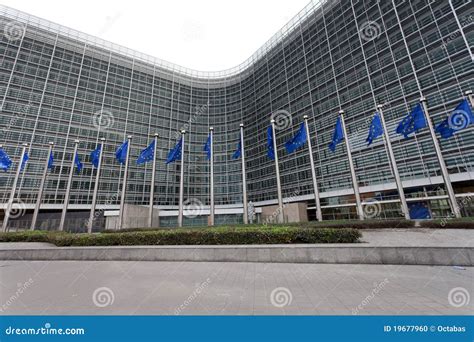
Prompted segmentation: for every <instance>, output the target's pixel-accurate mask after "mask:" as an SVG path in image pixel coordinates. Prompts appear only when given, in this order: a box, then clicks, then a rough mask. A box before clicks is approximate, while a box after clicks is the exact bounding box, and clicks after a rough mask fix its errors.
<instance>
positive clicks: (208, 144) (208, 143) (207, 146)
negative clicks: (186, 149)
mask: <svg viewBox="0 0 474 342" xmlns="http://www.w3.org/2000/svg"><path fill="white" fill-rule="evenodd" d="M211 140H212V139H211V135H210V134H209V135H208V136H207V140H206V144H205V145H204V149H203V151H204V152H206V153H207V157H206V159H207V160H211V143H212V141H211Z"/></svg>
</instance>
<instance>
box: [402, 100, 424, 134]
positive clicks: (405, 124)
mask: <svg viewBox="0 0 474 342" xmlns="http://www.w3.org/2000/svg"><path fill="white" fill-rule="evenodd" d="M426 126H427V123H426V118H425V113H423V107H422V106H421V103H418V104H417V105H416V106H415V107H414V108H413V110H412V111H411V113H410V114H408V115H407V116H406V117H405V118H404V119H403V120H402V121H401V122H400V123H399V124H398V127H397V133H398V134H402V135H403V136H404V137H405V138H408V135H410V134H411V133H414V132H417V131H418V130H420V129H422V128H425V127H426Z"/></svg>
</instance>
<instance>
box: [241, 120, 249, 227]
mask: <svg viewBox="0 0 474 342" xmlns="http://www.w3.org/2000/svg"><path fill="white" fill-rule="evenodd" d="M240 156H241V159H242V193H243V196H242V199H243V201H244V203H243V204H244V224H247V223H248V222H249V218H248V205H247V175H246V174H245V147H244V124H240Z"/></svg>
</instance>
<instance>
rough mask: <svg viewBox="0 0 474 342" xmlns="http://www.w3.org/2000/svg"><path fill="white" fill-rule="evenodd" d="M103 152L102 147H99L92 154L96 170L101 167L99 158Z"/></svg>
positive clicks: (92, 161)
mask: <svg viewBox="0 0 474 342" xmlns="http://www.w3.org/2000/svg"><path fill="white" fill-rule="evenodd" d="M101 150H102V145H99V146H97V148H96V149H95V150H94V151H92V152H91V163H92V165H94V166H95V167H96V168H98V167H99V157H100V151H101Z"/></svg>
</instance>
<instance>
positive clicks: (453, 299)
mask: <svg viewBox="0 0 474 342" xmlns="http://www.w3.org/2000/svg"><path fill="white" fill-rule="evenodd" d="M473 280H474V268H460V267H442V266H435V267H432V266H397V265H329V264H326V265H324V264H278V263H227V262H220V263H209V262H199V263H193V262H143V261H142V262H117V261H96V262H91V261H79V262H78V261H2V262H1V263H0V281H1V288H0V289H1V290H0V305H1V307H0V309H1V312H0V314H3V315H5V314H7V315H17V314H21V315H24V314H26V315H63V314H71V315H72V314H75V315H77V314H92V315H95V314H99V315H102V314H104V315H105V314H109V315H110V314H113V315H138V314H147V315H148V314H149V315H173V314H180V315H211V314H218V315H263V314H269V315H336V314H337V315H352V314H359V315H372V314H380V315H392V314H393V315H443V314H446V315H466V314H472V312H473V309H474V307H473V304H472V301H471V298H470V297H471V295H472V294H473V284H474V282H473ZM20 290H21V291H20Z"/></svg>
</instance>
